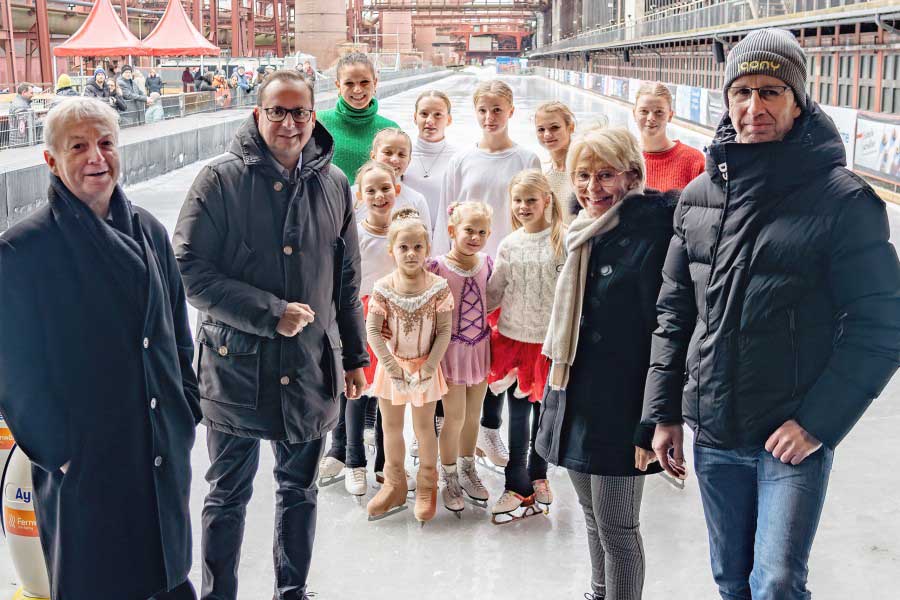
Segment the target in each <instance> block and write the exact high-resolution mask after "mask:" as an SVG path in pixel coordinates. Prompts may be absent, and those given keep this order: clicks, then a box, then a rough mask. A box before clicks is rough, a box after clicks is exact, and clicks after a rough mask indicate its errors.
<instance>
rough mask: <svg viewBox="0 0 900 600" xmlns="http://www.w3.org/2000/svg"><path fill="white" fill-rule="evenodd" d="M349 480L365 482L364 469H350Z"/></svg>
mask: <svg viewBox="0 0 900 600" xmlns="http://www.w3.org/2000/svg"><path fill="white" fill-rule="evenodd" d="M350 480H351V481H352V482H353V483H365V482H366V470H365V469H364V468H363V469H350Z"/></svg>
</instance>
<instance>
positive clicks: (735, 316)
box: [643, 29, 900, 600]
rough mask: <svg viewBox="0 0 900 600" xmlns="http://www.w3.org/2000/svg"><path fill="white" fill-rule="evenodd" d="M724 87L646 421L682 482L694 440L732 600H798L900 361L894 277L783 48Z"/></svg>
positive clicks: (827, 128) (773, 47)
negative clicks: (837, 477) (868, 421)
mask: <svg viewBox="0 0 900 600" xmlns="http://www.w3.org/2000/svg"><path fill="white" fill-rule="evenodd" d="M725 80H726V83H725V98H726V104H727V106H728V113H727V114H726V115H725V116H724V117H723V119H722V122H721V123H720V125H719V127H718V130H717V132H716V135H715V138H714V140H713V142H712V144H711V145H710V147H709V150H708V157H707V167H706V173H704V174H702V175H700V176H699V177H698V178H697V179H695V180H694V181H692V182H691V183H690V184H689V185H688V186H687V187H686V188H685V189H684V192H683V193H682V196H681V200H680V202H679V205H678V207H677V209H676V211H675V235H674V237H673V238H672V241H671V244H670V246H669V251H668V254H667V258H666V263H665V266H664V268H663V286H662V290H661V292H660V297H659V300H658V303H657V308H658V312H659V327H658V329H657V330H656V332H655V333H654V340H653V348H652V354H651V360H650V370H649V373H648V377H647V384H646V389H645V396H644V415H643V421H644V422H645V423H654V424H656V433H655V436H654V440H653V448H654V450H655V452H656V455H657V458H658V459H659V461H660V463H661V464H662V465H663V466H664V468H665V469H666V470H667V471H668V472H669V473H670V474H671V475H673V476H675V477H681V478H683V477H685V476H686V474H687V472H686V469H685V465H684V457H683V451H682V444H683V429H682V423H687V424H688V425H689V426H690V427H691V429H693V431H694V468H695V470H696V473H697V479H698V481H699V485H700V493H701V498H702V500H703V509H704V514H705V516H706V524H707V528H708V530H709V545H710V555H711V562H712V570H713V576H714V578H715V580H716V583H717V584H718V587H719V592H720V594H721V596H722V598H723V599H726V600H739V599H746V600H750V599H751V597H752V598H753V600H776V599H777V600H800V599H803V600H805V599H808V598H810V593H809V591H808V589H807V585H806V583H807V562H808V558H809V554H810V549H811V547H812V542H813V538H814V536H815V533H816V529H817V527H818V523H819V516H820V514H821V511H822V505H823V503H824V500H825V492H826V488H827V485H828V479H829V475H830V472H831V465H832V459H833V456H834V450H835V448H836V447H837V445H838V443H839V442H840V441H841V440H842V439H843V438H844V437H845V436H846V435H847V434H848V433H849V432H850V430H851V429H852V428H853V426H854V425H855V424H856V422H857V421H858V420H859V418H860V416H861V415H862V414H863V412H864V411H865V410H866V408H867V407H868V406H869V404H870V403H871V402H872V400H873V399H874V398H875V397H876V396H878V395H879V393H880V392H881V390H882V389H883V388H884V386H885V385H886V384H887V382H888V380H889V379H890V378H891V376H892V375H893V373H894V372H895V371H896V369H897V365H898V361H900V265H898V261H897V255H896V252H895V251H894V248H893V246H892V245H891V243H890V241H889V239H888V238H889V229H888V221H887V215H886V212H885V207H884V203H883V202H882V201H881V199H879V197H878V196H877V195H876V194H875V192H874V191H873V190H872V188H870V187H869V186H868V185H867V184H866V183H865V182H864V181H863V180H862V179H860V178H859V177H857V176H856V175H854V174H853V173H852V172H851V171H849V170H848V169H846V168H845V166H844V165H845V164H846V159H845V155H844V146H843V143H842V141H841V137H840V135H839V134H838V131H837V129H836V128H835V126H834V124H833V123H832V122H831V119H830V118H829V117H828V116H827V115H826V114H825V113H824V112H823V111H822V109H821V108H820V107H819V106H818V105H817V104H816V103H815V102H813V101H811V100H809V99H808V98H807V97H806V84H807V81H806V57H805V55H804V53H803V50H802V48H801V47H800V45H799V44H798V43H797V41H796V40H795V39H794V37H793V36H792V35H791V34H790V32H788V31H783V30H778V29H764V30H758V31H754V32H752V33H750V34H749V35H748V36H747V37H746V38H744V39H743V40H742V41H741V42H739V43H738V44H736V45H735V46H734V48H732V50H731V52H730V53H729V54H728V60H727V64H726V68H725ZM861 575H862V574H859V576H861Z"/></svg>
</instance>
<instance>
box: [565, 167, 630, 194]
mask: <svg viewBox="0 0 900 600" xmlns="http://www.w3.org/2000/svg"><path fill="white" fill-rule="evenodd" d="M624 172H625V171H613V170H603V171H597V172H596V173H594V174H593V175H591V174H590V173H588V172H587V171H577V172H576V173H575V183H577V184H578V185H579V186H585V187H586V186H588V185H590V183H591V179H596V180H597V181H598V182H599V183H600V185H601V187H604V188H607V189H608V188H611V187H613V186H614V185H615V183H616V177H618V176H619V175H621V174H622V173H624Z"/></svg>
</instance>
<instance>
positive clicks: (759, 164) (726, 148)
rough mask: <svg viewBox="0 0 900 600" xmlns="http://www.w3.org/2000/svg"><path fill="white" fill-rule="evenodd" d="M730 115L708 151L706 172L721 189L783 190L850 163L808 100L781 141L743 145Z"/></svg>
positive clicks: (828, 120)
mask: <svg viewBox="0 0 900 600" xmlns="http://www.w3.org/2000/svg"><path fill="white" fill-rule="evenodd" d="M736 137H737V132H736V130H735V128H734V125H733V123H732V122H731V117H730V116H729V115H728V113H725V115H724V116H723V117H722V121H721V122H720V123H719V126H718V128H717V129H716V135H715V137H714V138H713V142H712V144H711V145H710V146H709V148H708V152H707V158H706V172H707V173H708V174H709V176H710V178H712V180H713V181H715V182H716V183H718V184H719V185H721V186H724V185H725V182H726V181H728V182H729V183H730V184H731V186H732V189H733V190H735V189H741V188H747V189H753V190H756V188H759V186H760V185H762V183H763V182H765V184H766V187H768V189H769V190H771V191H784V190H787V189H790V188H793V187H796V186H799V185H805V184H807V183H809V181H810V180H811V179H814V178H815V177H816V176H817V174H818V173H822V172H827V171H830V170H832V169H834V168H836V167H842V166H845V165H846V164H847V159H846V152H845V150H844V144H843V142H842V141H841V136H840V134H839V133H838V131H837V128H836V127H835V126H834V122H832V120H831V118H830V117H829V116H828V115H827V114H825V113H824V112H823V111H822V109H821V108H820V107H819V105H818V104H816V103H815V102H813V101H811V100H808V101H807V105H806V108H805V109H804V111H803V113H802V114H801V115H800V116H799V117H798V118H797V120H796V121H795V122H794V127H793V129H791V131H790V132H788V134H787V136H785V138H784V140H782V141H780V142H766V143H761V144H739V143H737V141H735V140H736Z"/></svg>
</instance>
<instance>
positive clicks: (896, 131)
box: [853, 112, 900, 184]
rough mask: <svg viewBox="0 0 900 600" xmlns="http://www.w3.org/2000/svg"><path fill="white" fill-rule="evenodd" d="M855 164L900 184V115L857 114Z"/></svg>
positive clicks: (858, 169) (876, 175)
mask: <svg viewBox="0 0 900 600" xmlns="http://www.w3.org/2000/svg"><path fill="white" fill-rule="evenodd" d="M853 166H854V168H855V169H856V170H857V171H860V172H862V173H865V174H868V175H873V176H875V177H880V178H881V179H885V180H887V181H890V182H892V183H895V184H900V117H896V116H891V115H887V114H884V115H881V114H879V115H877V116H876V115H874V114H871V113H862V112H861V113H859V114H858V119H857V121H856V148H855V158H854V161H853Z"/></svg>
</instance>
